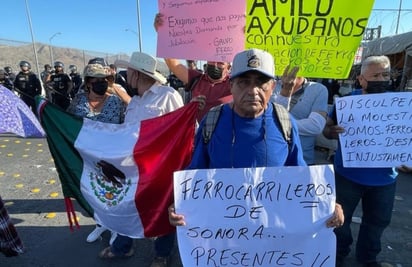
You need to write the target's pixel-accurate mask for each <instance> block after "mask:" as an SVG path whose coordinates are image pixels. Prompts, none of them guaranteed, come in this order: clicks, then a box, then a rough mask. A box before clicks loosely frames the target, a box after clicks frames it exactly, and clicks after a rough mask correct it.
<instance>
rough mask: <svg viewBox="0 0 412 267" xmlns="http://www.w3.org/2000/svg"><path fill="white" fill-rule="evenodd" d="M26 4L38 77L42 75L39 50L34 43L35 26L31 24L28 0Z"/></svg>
mask: <svg viewBox="0 0 412 267" xmlns="http://www.w3.org/2000/svg"><path fill="white" fill-rule="evenodd" d="M25 2H26V13H27V20H28V21H29V26H30V33H31V42H32V45H33V52H34V59H35V61H36V71H37V75H40V70H39V59H38V58H37V50H36V45H35V41H34V33H33V26H32V24H31V17H30V11H29V4H28V2H27V0H25Z"/></svg>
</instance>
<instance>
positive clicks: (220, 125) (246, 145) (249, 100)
mask: <svg viewBox="0 0 412 267" xmlns="http://www.w3.org/2000/svg"><path fill="white" fill-rule="evenodd" d="M274 75H275V66H274V60H273V57H272V56H271V55H270V54H269V53H267V52H265V51H263V50H259V49H250V50H246V51H243V52H240V53H238V54H236V56H235V58H234V60H233V67H232V73H231V77H230V81H231V92H232V95H233V102H231V103H228V104H224V105H223V106H222V107H221V111H220V115H219V117H218V119H217V122H216V125H215V128H214V130H213V132H212V134H211V136H210V138H208V140H205V135H204V133H207V132H208V131H205V132H204V131H203V129H204V128H205V127H208V122H207V120H208V114H210V113H211V112H213V110H211V111H209V113H208V114H207V115H206V117H205V118H204V119H203V121H202V122H201V124H200V127H199V129H198V131H197V135H196V141H195V150H194V154H193V157H192V161H191V163H190V165H189V166H188V169H208V168H248V167H275V166H306V163H305V161H304V160H303V153H302V150H301V146H300V140H299V136H298V128H297V125H296V121H295V120H294V119H293V118H292V117H289V116H288V112H287V110H286V109H284V108H283V107H281V106H279V105H277V106H276V104H272V103H270V101H269V100H270V96H271V95H272V91H273V89H274V88H275V85H276V81H275V80H274ZM288 117H289V118H290V124H291V126H290V127H291V129H290V130H291V136H290V139H291V140H290V141H288V140H286V138H285V136H284V135H283V134H282V132H283V130H284V129H283V127H282V126H281V125H283V124H284V123H282V119H281V118H288ZM278 118H279V119H278ZM288 121H289V120H288ZM290 124H289V125H290ZM206 141H207V142H206ZM185 216H190V214H186V215H185ZM343 219H344V218H343V212H342V209H341V207H340V206H339V205H338V204H337V205H336V207H335V212H334V215H333V216H332V217H331V218H330V219H329V220H328V221H327V226H328V227H339V226H340V225H342V223H343ZM169 220H170V223H171V224H172V225H174V226H181V225H185V219H184V216H183V215H181V214H176V213H175V210H174V206H173V205H172V206H171V207H170V208H169Z"/></svg>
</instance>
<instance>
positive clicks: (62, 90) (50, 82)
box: [46, 61, 73, 110]
mask: <svg viewBox="0 0 412 267" xmlns="http://www.w3.org/2000/svg"><path fill="white" fill-rule="evenodd" d="M46 86H47V87H48V88H49V89H50V90H52V101H53V103H54V104H56V105H58V106H59V107H61V108H62V109H64V110H66V109H67V108H68V107H69V105H70V100H71V98H70V91H71V90H72V88H73V83H72V81H71V79H70V76H69V75H67V74H66V73H65V72H64V64H63V62H61V61H56V62H54V73H52V74H51V75H49V77H48V78H47V79H46Z"/></svg>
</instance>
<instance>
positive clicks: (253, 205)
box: [174, 165, 336, 267]
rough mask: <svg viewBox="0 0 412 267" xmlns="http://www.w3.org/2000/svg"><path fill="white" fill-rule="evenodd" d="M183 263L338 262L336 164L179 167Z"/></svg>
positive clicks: (322, 265) (327, 265)
mask: <svg viewBox="0 0 412 267" xmlns="http://www.w3.org/2000/svg"><path fill="white" fill-rule="evenodd" d="M174 196H175V209H176V213H177V214H182V215H184V216H185V222H186V225H185V226H179V227H177V236H178V243H179V251H180V256H181V259H182V263H183V265H184V266H202V267H207V266H213V267H215V266H227V267H229V266H312V267H334V266H335V253H336V238H335V234H334V233H333V228H327V227H326V221H327V220H328V219H329V218H331V216H332V214H333V211H334V209H335V180H334V174H333V167H332V165H317V166H309V167H306V166H305V167H304V166H301V167H296V166H295V167H270V168H269V167H268V168H244V169H242V168H239V169H237V168H233V169H208V170H205V169H203V170H187V171H178V172H175V173H174Z"/></svg>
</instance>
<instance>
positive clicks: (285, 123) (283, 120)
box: [272, 102, 292, 146]
mask: <svg viewBox="0 0 412 267" xmlns="http://www.w3.org/2000/svg"><path fill="white" fill-rule="evenodd" d="M272 105H273V113H275V114H274V115H275V116H276V117H277V119H278V121H279V124H280V128H282V134H283V138H284V139H285V141H286V142H287V143H288V145H289V146H290V145H291V144H292V137H291V136H292V123H291V122H290V114H289V112H288V111H287V110H286V109H285V108H284V107H283V106H282V105H279V104H276V103H273V102H272Z"/></svg>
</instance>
